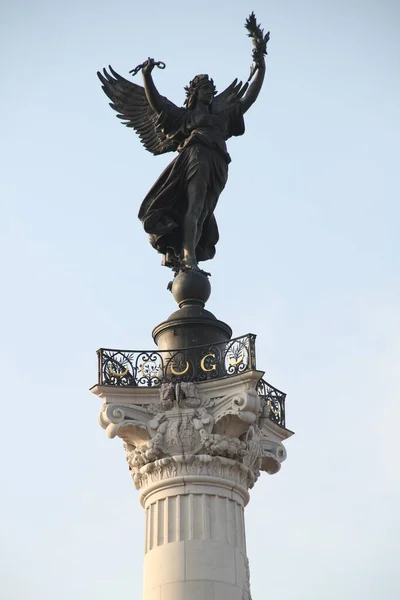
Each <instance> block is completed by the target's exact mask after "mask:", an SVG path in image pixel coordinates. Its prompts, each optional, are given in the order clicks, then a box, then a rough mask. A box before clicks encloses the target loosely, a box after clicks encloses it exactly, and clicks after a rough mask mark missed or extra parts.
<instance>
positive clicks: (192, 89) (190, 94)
mask: <svg viewBox="0 0 400 600" xmlns="http://www.w3.org/2000/svg"><path fill="white" fill-rule="evenodd" d="M206 83H208V84H210V85H211V86H212V88H213V94H214V96H215V95H216V93H217V89H216V87H215V85H214V80H213V79H210V77H209V76H208V75H206V74H204V75H196V77H194V78H193V79H192V80H191V82H190V83H189V85H186V86H185V91H186V100H185V102H184V104H185V105H186V106H187V108H188V109H189V110H191V109H192V108H193V106H194V103H195V101H196V96H197V91H198V89H199V88H200V87H201V86H203V85H205V84H206Z"/></svg>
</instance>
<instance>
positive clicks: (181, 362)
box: [97, 334, 256, 387]
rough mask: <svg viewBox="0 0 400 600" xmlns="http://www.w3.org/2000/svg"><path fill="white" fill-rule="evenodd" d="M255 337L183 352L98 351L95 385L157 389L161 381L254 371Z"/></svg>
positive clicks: (204, 377)
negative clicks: (155, 387) (97, 374)
mask: <svg viewBox="0 0 400 600" xmlns="http://www.w3.org/2000/svg"><path fill="white" fill-rule="evenodd" d="M255 339H256V336H255V335H253V334H248V335H245V336H242V337H238V338H235V339H233V340H229V341H227V342H219V343H217V344H211V345H208V346H196V347H193V348H187V349H184V350H111V349H109V348H100V350H98V351H97V355H98V360H99V380H98V382H99V384H100V385H112V386H125V387H126V386H128V387H136V386H159V385H161V384H162V383H165V382H169V381H170V382H178V381H194V382H196V381H199V382H200V381H207V380H209V379H218V378H221V377H230V376H232V375H237V374H239V373H243V372H244V371H251V370H253V369H255V368H256V356H255Z"/></svg>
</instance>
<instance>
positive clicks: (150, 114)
mask: <svg viewBox="0 0 400 600" xmlns="http://www.w3.org/2000/svg"><path fill="white" fill-rule="evenodd" d="M245 27H246V29H247V31H248V35H249V37H251V39H252V41H253V46H254V48H253V53H252V57H253V65H252V67H251V70H250V76H249V78H248V81H247V82H246V83H245V84H244V85H243V84H242V82H241V81H239V82H238V80H237V79H235V80H234V81H233V82H232V83H231V84H230V85H229V86H228V87H227V88H226V89H225V90H224V91H223V92H221V93H219V94H217V91H216V88H215V85H214V81H213V79H212V78H210V77H209V76H208V75H206V74H201V75H196V76H195V77H194V78H193V79H192V80H191V81H190V83H189V85H188V86H186V87H185V91H186V99H185V101H184V106H182V107H178V106H176V105H175V104H174V103H173V102H171V101H170V100H168V99H167V98H165V97H164V96H162V95H161V94H160V93H159V92H158V90H157V88H156V86H155V83H154V81H153V78H152V71H153V69H154V67H156V66H157V67H158V68H160V69H164V68H165V63H163V62H161V61H159V62H156V61H155V60H154V59H152V58H149V59H148V60H146V61H145V62H144V63H142V64H140V65H138V66H137V67H136V68H135V69H132V71H130V72H131V73H132V74H133V75H136V73H138V72H139V71H140V70H141V71H142V76H143V83H144V87H142V86H140V85H137V84H135V83H133V82H131V81H128V80H127V79H125V78H124V77H122V76H121V75H119V74H118V73H117V72H116V71H115V70H114V69H113V68H112V67H111V66H110V67H109V70H108V71H107V70H106V69H103V73H100V72H98V77H99V78H100V80H101V82H102V87H103V90H104V92H105V93H106V94H107V96H108V97H109V98H110V100H111V103H110V106H111V107H112V108H113V109H114V110H116V111H117V112H118V113H119V114H118V115H117V116H118V117H119V118H120V119H122V122H123V123H124V124H125V125H126V126H127V127H131V128H133V129H134V130H135V131H136V133H137V134H138V135H139V137H140V139H141V141H142V143H143V145H144V147H145V148H146V150H148V151H149V152H151V153H152V154H154V155H159V154H164V153H166V152H178V156H177V157H176V158H175V159H174V160H173V161H172V162H171V163H170V165H169V166H168V167H167V168H166V169H165V170H164V172H163V173H162V174H161V175H160V177H159V178H158V180H157V181H156V183H155V184H154V185H153V187H152V188H151V189H150V191H149V192H148V194H147V196H146V197H145V198H144V200H143V202H142V204H141V207H140V209H139V219H140V220H141V222H142V224H143V227H144V230H145V231H146V232H147V233H148V234H149V239H150V243H151V245H152V246H153V247H154V248H155V249H156V250H157V251H158V252H160V253H161V254H162V255H163V261H162V262H163V264H164V265H166V266H168V267H170V268H172V269H173V270H174V271H175V272H176V273H178V272H180V271H182V270H187V269H191V270H199V267H198V262H199V261H205V260H209V259H211V258H213V257H214V255H215V245H216V243H217V242H218V239H219V233H218V226H217V222H216V220H215V216H214V210H215V207H216V204H217V201H218V198H219V196H220V194H221V192H222V190H223V189H224V187H225V184H226V182H227V178H228V164H229V163H230V161H231V158H230V156H229V154H228V151H227V146H226V141H227V140H228V139H229V138H230V137H232V136H239V135H242V134H243V133H244V131H245V126H244V119H243V115H244V114H245V113H246V112H247V110H248V109H249V108H250V107H251V106H252V104H253V103H254V102H255V101H256V99H257V97H258V95H259V93H260V90H261V87H262V84H263V81H264V76H265V58H264V56H265V55H266V54H267V42H268V40H269V32H268V33H267V34H264V31H263V29H261V27H260V26H259V25H258V24H257V21H256V18H255V15H254V13H252V14H251V15H250V16H249V18H248V19H247V20H246V24H245ZM253 75H254V79H253V81H252V82H251V84H250V83H249V82H250V81H251V79H252V78H253Z"/></svg>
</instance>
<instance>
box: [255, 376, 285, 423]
mask: <svg viewBox="0 0 400 600" xmlns="http://www.w3.org/2000/svg"><path fill="white" fill-rule="evenodd" d="M257 392H258V395H259V396H260V397H261V398H262V399H263V400H264V401H265V402H266V403H267V406H268V407H269V418H270V419H271V421H273V422H274V423H276V424H277V425H280V426H281V427H285V399H286V394H285V393H284V392H281V391H280V390H278V389H277V388H275V387H273V386H272V385H270V384H269V383H267V382H266V381H265V379H260V381H259V382H258V385H257Z"/></svg>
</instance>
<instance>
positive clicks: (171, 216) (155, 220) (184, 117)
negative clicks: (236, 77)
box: [139, 102, 244, 264]
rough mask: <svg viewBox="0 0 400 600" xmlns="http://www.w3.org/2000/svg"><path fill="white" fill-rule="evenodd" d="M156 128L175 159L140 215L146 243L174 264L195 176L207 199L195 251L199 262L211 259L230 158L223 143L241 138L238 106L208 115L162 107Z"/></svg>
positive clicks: (150, 193)
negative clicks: (173, 150)
mask: <svg viewBox="0 0 400 600" xmlns="http://www.w3.org/2000/svg"><path fill="white" fill-rule="evenodd" d="M157 126H158V127H159V128H160V129H161V131H163V133H165V134H166V135H167V137H168V138H171V139H173V140H174V141H176V142H178V143H179V147H178V152H179V154H178V156H177V157H176V158H175V159H174V160H173V161H172V162H171V163H170V164H169V165H168V167H167V168H166V169H165V170H164V171H163V173H162V174H161V175H160V177H159V178H158V179H157V181H156V182H155V184H154V185H153V187H152V188H151V190H150V191H149V193H148V194H147V196H146V197H145V199H144V200H143V202H142V205H141V207H140V210H139V219H140V220H141V222H142V224H143V227H144V229H145V231H146V232H147V233H148V234H149V238H150V243H151V244H152V246H153V247H154V248H155V249H156V250H157V251H158V252H160V253H162V254H164V255H166V257H167V258H166V262H167V264H168V256H170V255H172V256H175V257H176V258H178V257H180V256H181V253H182V237H183V219H184V217H185V214H186V211H187V204H188V203H187V184H188V182H189V181H190V180H191V179H192V177H193V176H195V175H200V176H201V177H204V179H205V181H206V183H207V193H206V199H205V202H204V206H203V209H202V214H201V216H200V219H199V224H201V223H203V227H202V234H201V238H200V242H199V244H198V246H197V248H196V258H197V260H198V261H203V260H208V259H210V258H213V256H214V255H215V245H216V243H217V242H218V238H219V234H218V226H217V222H216V220H215V217H214V214H213V213H214V210H215V207H216V204H217V201H218V198H219V195H220V193H221V192H222V190H223V189H224V187H225V184H226V181H227V178H228V164H229V162H230V160H231V159H230V156H229V154H228V152H227V149H226V143H225V140H227V139H228V138H230V137H232V136H238V135H242V134H243V133H244V120H243V114H242V110H241V106H240V104H239V103H238V102H237V103H235V104H233V105H232V106H230V107H229V108H227V109H225V110H223V111H221V112H219V113H217V114H213V113H212V112H211V113H209V114H196V113H195V112H194V111H190V110H185V111H182V109H177V108H176V107H174V106H171V105H166V106H165V107H164V110H163V111H162V113H161V114H160V115H159V118H158V123H157Z"/></svg>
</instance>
